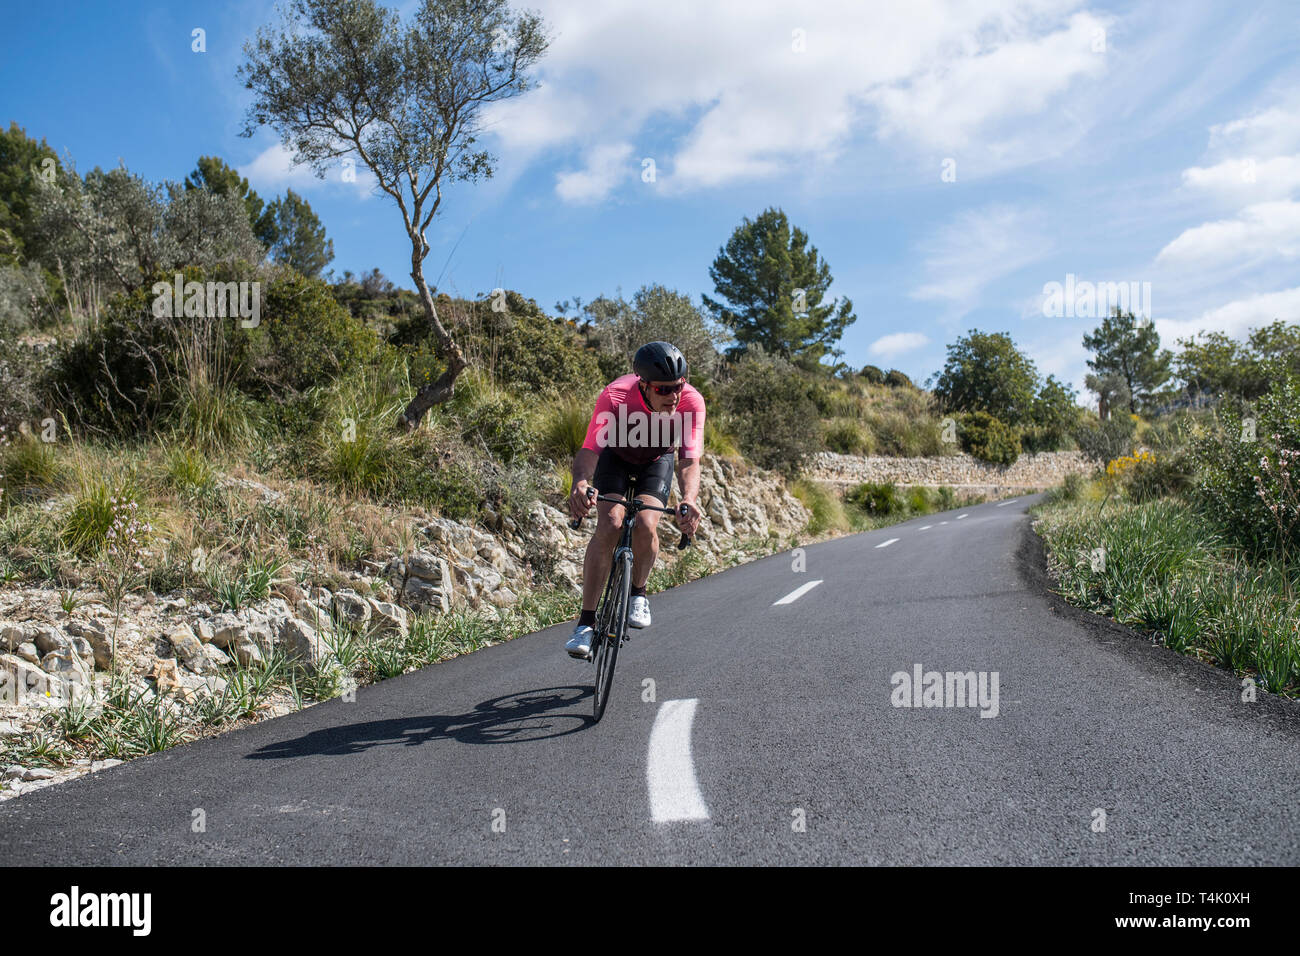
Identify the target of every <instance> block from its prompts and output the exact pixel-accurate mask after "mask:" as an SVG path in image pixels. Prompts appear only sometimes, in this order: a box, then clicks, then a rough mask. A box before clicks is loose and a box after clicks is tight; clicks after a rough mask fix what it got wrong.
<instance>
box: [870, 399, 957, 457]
mask: <svg viewBox="0 0 1300 956" xmlns="http://www.w3.org/2000/svg"><path fill="white" fill-rule="evenodd" d="M866 424H867V427H868V428H869V429H870V430H871V432H872V434H873V435H874V436H875V443H874V444H875V449H876V454H880V455H893V456H897V457H900V458H918V457H923V456H926V455H942V454H943V453H944V450H945V449H944V445H943V442H942V440H941V439H942V436H941V434H940V431H939V423H938V422H936V421H935V420H934V419H933V418H931V417H930V416H928V415H917V414H914V413H912V412H910V411H908V410H906V409H900V408H889V409H881V410H872V411H870V412H868V413H867V415H866Z"/></svg>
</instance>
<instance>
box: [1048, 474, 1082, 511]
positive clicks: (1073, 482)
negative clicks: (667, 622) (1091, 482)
mask: <svg viewBox="0 0 1300 956" xmlns="http://www.w3.org/2000/svg"><path fill="white" fill-rule="evenodd" d="M1087 481H1088V479H1087V478H1086V477H1084V476H1083V475H1081V474H1080V473H1079V472H1077V471H1075V472H1070V474H1068V475H1066V476H1065V478H1063V479H1062V480H1061V483H1060V484H1059V485H1057V486H1056V487H1055V488H1053V489H1051V490H1050V491H1049V492H1048V493H1047V503H1049V504H1053V503H1056V502H1070V501H1078V500H1079V498H1080V497H1081V496H1082V494H1083V488H1084V485H1085V484H1087Z"/></svg>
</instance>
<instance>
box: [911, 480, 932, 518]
mask: <svg viewBox="0 0 1300 956" xmlns="http://www.w3.org/2000/svg"><path fill="white" fill-rule="evenodd" d="M907 510H908V511H910V512H912V514H918V515H923V514H929V513H930V512H931V511H933V510H935V509H934V503H933V501H932V499H931V497H930V492H929V491H928V490H927V489H925V488H922V487H920V486H919V485H917V486H914V487H912V488H909V489H908V490H907Z"/></svg>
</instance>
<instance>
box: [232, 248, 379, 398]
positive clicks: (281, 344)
mask: <svg viewBox="0 0 1300 956" xmlns="http://www.w3.org/2000/svg"><path fill="white" fill-rule="evenodd" d="M271 275H272V278H271V280H270V282H266V283H263V290H264V291H263V295H262V304H261V311H262V314H261V321H260V322H259V323H258V325H257V327H256V328H252V329H244V328H242V327H240V323H238V322H234V321H232V322H231V323H230V327H231V329H232V330H237V331H238V333H239V336H238V338H237V339H236V344H237V346H238V348H237V350H236V352H235V357H236V359H237V360H238V361H239V363H240V365H241V375H240V378H239V380H238V384H239V385H240V387H242V388H243V389H244V390H246V391H248V392H249V393H250V394H253V395H256V396H262V395H272V394H283V393H285V392H300V391H303V390H305V389H308V388H312V387H313V386H318V385H322V384H324V383H327V382H332V381H334V380H335V379H337V378H339V377H340V376H341V375H344V374H346V373H349V372H355V371H356V370H358V369H359V368H360V367H362V366H364V365H366V364H367V363H369V362H372V361H375V360H376V359H378V358H379V357H380V351H381V350H380V342H379V339H378V337H377V336H376V335H375V334H374V333H373V332H372V331H370V330H369V329H367V328H366V327H365V326H364V325H363V324H362V323H361V322H359V321H358V320H356V319H354V318H353V317H352V316H351V315H350V314H349V312H348V310H347V309H345V308H343V306H341V305H339V304H338V302H337V301H336V300H335V298H334V296H333V293H332V292H331V291H330V287H329V285H328V284H326V283H325V282H324V281H322V280H320V279H309V278H307V277H306V276H303V275H301V274H299V273H297V272H294V271H293V270H291V269H276V270H274V271H273V272H272V274H271Z"/></svg>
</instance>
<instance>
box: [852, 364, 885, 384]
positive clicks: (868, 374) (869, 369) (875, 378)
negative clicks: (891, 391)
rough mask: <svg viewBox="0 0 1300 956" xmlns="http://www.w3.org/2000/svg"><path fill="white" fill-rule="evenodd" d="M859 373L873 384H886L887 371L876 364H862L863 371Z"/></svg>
mask: <svg viewBox="0 0 1300 956" xmlns="http://www.w3.org/2000/svg"><path fill="white" fill-rule="evenodd" d="M858 374H859V375H861V376H862V377H863V378H865V379H866V380H867V381H868V382H870V383H871V384H872V385H884V384H885V373H884V371H883V370H882V369H880V368H877V367H876V366H875V365H864V366H862V371H861V372H859V373H858Z"/></svg>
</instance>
